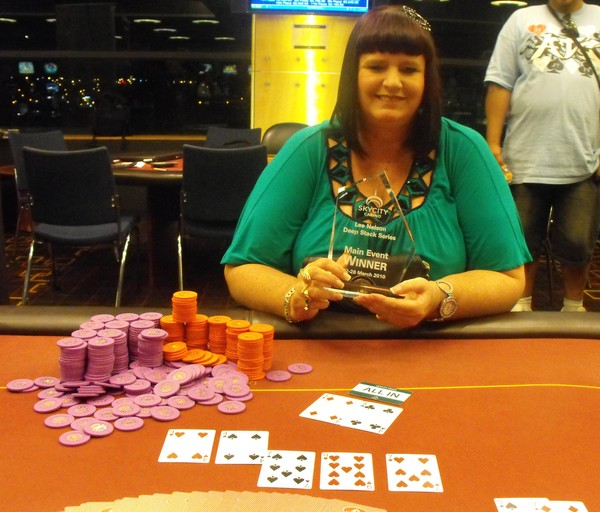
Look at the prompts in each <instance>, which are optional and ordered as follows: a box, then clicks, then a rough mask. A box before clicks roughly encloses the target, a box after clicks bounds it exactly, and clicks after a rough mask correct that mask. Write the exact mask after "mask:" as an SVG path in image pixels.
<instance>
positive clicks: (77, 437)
mask: <svg viewBox="0 0 600 512" xmlns="http://www.w3.org/2000/svg"><path fill="white" fill-rule="evenodd" d="M90 439H91V437H90V436H89V435H87V434H85V433H84V432H81V431H79V430H71V431H69V432H65V433H64V434H61V436H60V437H59V438H58V442H59V443H60V444H62V445H64V446H81V445H82V444H85V443H87V442H88V441H89V440H90Z"/></svg>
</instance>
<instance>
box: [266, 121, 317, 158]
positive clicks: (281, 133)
mask: <svg viewBox="0 0 600 512" xmlns="http://www.w3.org/2000/svg"><path fill="white" fill-rule="evenodd" d="M307 126H308V125H307V124H304V123H291V122H290V123H277V124H274V125H273V126H269V128H267V129H266V131H265V134H264V135H263V138H262V143H263V144H264V145H265V146H267V153H269V155H274V154H276V153H278V152H279V150H280V149H281V147H282V146H283V145H284V144H285V142H286V141H287V140H288V139H289V138H290V137H291V136H292V135H294V133H296V132H297V131H299V130H302V128H306V127H307Z"/></svg>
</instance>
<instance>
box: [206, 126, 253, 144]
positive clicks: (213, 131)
mask: <svg viewBox="0 0 600 512" xmlns="http://www.w3.org/2000/svg"><path fill="white" fill-rule="evenodd" d="M261 133H262V130H261V129H260V128H223V127H221V126H209V127H208V131H207V132H206V141H205V142H204V147H206V148H244V147H248V146H258V145H259V144H260V135H261Z"/></svg>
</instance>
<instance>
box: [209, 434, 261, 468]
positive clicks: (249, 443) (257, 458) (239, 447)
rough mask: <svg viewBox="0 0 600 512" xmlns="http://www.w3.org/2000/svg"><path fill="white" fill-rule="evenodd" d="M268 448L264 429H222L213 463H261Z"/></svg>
mask: <svg viewBox="0 0 600 512" xmlns="http://www.w3.org/2000/svg"><path fill="white" fill-rule="evenodd" d="M268 448H269V432H268V431H266V430H223V431H222V432H221V435H220V436H219V447H218V448H217V455H216V456H215V464H262V462H263V459H264V456H265V453H266V452H267V449H268Z"/></svg>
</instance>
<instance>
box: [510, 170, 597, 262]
mask: <svg viewBox="0 0 600 512" xmlns="http://www.w3.org/2000/svg"><path fill="white" fill-rule="evenodd" d="M599 189H600V184H599V183H598V182H596V181H595V180H594V178H593V177H590V178H589V179H586V180H584V181H580V182H578V183H572V184H569V185H546V184H540V183H522V184H519V185H511V191H512V194H513V198H514V200H515V203H516V205H517V209H518V211H519V215H520V217H521V223H522V224H523V230H524V233H525V241H526V242H527V247H528V248H529V251H530V252H531V254H532V255H533V256H534V257H535V256H537V255H538V254H539V253H540V250H541V249H542V247H543V242H544V240H545V238H546V236H547V233H550V240H551V245H552V254H553V256H554V257H555V258H556V259H557V260H558V261H560V262H562V263H567V264H571V265H586V264H587V263H589V261H590V260H591V258H592V255H593V253H594V247H595V245H596V240H597V239H598V231H599V229H600V192H599ZM550 212H552V213H551V214H552V217H551V222H549V220H550Z"/></svg>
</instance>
